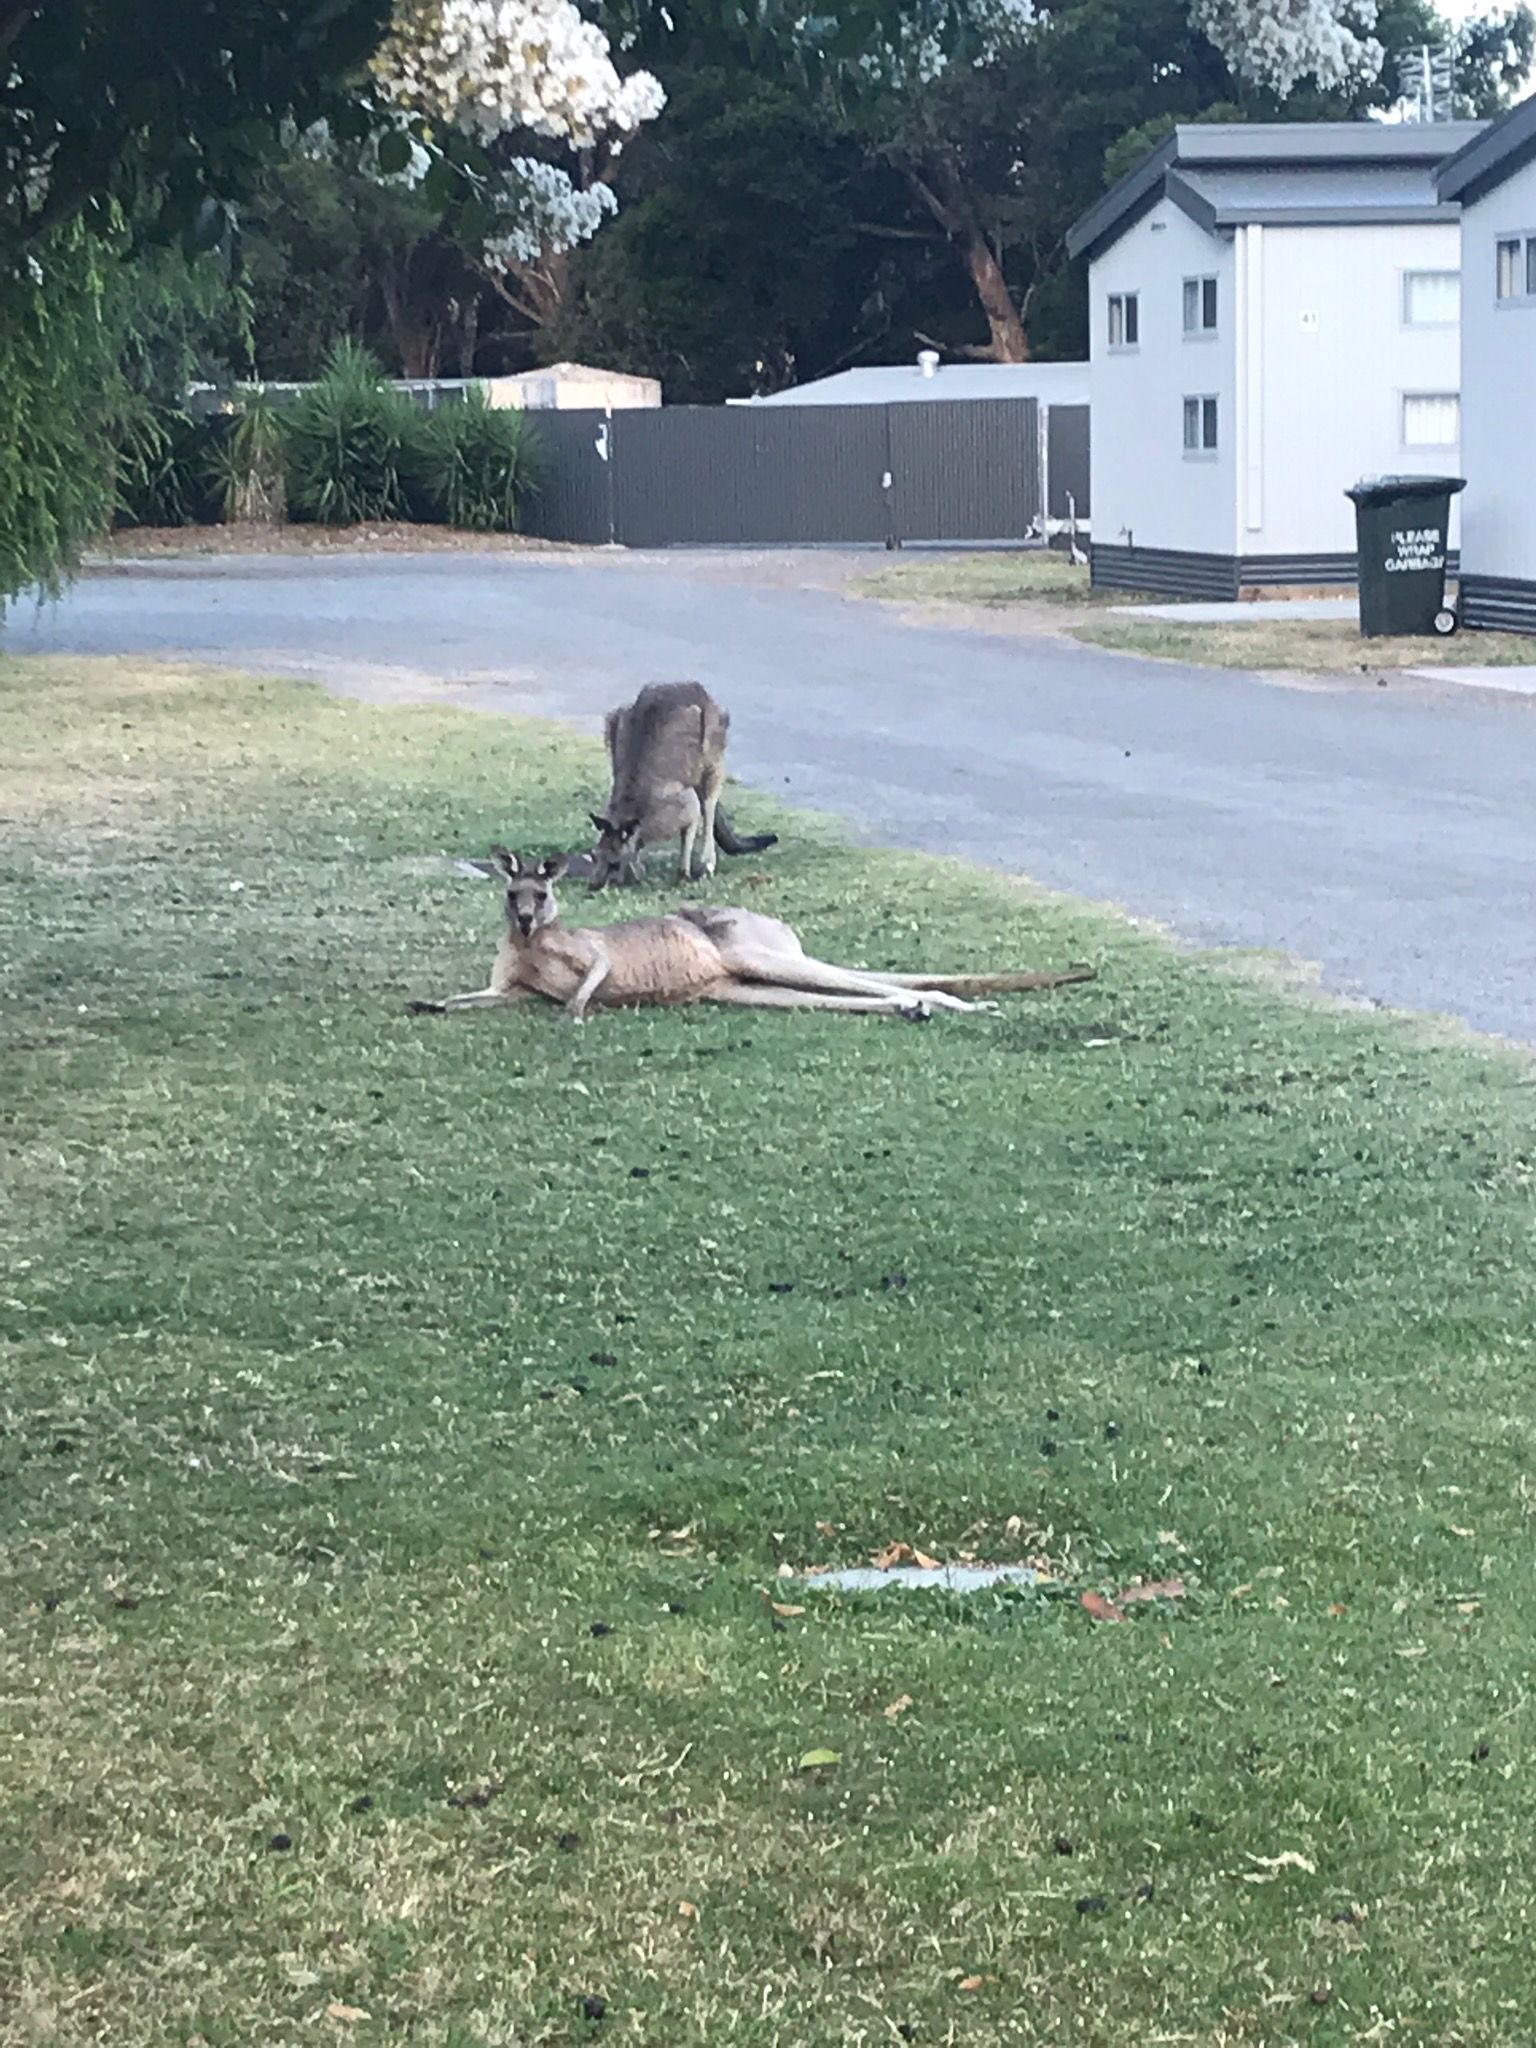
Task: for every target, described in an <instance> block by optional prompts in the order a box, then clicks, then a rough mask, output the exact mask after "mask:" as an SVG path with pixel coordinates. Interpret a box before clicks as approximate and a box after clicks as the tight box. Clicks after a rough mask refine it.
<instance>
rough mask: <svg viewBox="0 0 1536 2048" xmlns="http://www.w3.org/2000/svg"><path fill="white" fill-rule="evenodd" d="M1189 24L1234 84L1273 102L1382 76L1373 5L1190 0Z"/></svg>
mask: <svg viewBox="0 0 1536 2048" xmlns="http://www.w3.org/2000/svg"><path fill="white" fill-rule="evenodd" d="M1190 19H1191V20H1192V21H1193V23H1194V25H1195V27H1196V28H1198V29H1199V30H1200V31H1201V33H1202V34H1203V35H1206V36H1208V37H1209V38H1210V40H1211V42H1212V43H1213V44H1214V45H1215V46H1216V48H1217V49H1218V50H1219V51H1220V52H1221V54H1222V56H1223V57H1224V58H1225V59H1226V62H1227V64H1228V66H1229V68H1230V69H1231V72H1232V75H1233V77H1234V78H1238V79H1242V80H1244V81H1246V82H1247V83H1248V84H1250V85H1254V86H1257V87H1258V88H1259V89H1260V90H1261V91H1264V92H1271V93H1273V94H1274V95H1275V97H1276V98H1277V99H1282V100H1284V99H1289V98H1290V96H1291V94H1292V93H1293V92H1295V91H1296V90H1297V88H1298V87H1299V86H1303V85H1312V86H1315V87H1316V88H1317V89H1318V90H1319V91H1320V92H1347V91H1348V90H1349V89H1350V88H1351V87H1353V86H1357V85H1361V84H1365V83H1368V82H1369V81H1370V80H1372V79H1375V78H1378V77H1379V76H1380V75H1381V67H1382V61H1383V59H1384V57H1385V55H1386V52H1385V50H1384V49H1383V47H1382V45H1381V44H1380V43H1379V42H1378V41H1377V40H1376V37H1375V36H1374V34H1373V33H1372V31H1373V30H1374V29H1375V27H1376V23H1377V8H1376V0H1193V5H1192V6H1191V8H1190Z"/></svg>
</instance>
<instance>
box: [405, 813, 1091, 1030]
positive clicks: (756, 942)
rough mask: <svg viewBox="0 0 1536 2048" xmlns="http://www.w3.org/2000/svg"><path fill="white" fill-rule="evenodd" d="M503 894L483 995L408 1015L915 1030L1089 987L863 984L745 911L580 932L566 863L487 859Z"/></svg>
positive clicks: (891, 977) (1010, 979)
mask: <svg viewBox="0 0 1536 2048" xmlns="http://www.w3.org/2000/svg"><path fill="white" fill-rule="evenodd" d="M491 868H492V870H493V872H494V873H495V874H496V875H498V876H499V877H500V878H501V879H502V881H503V882H504V883H505V884H506V914H507V929H506V933H505V935H504V937H503V939H502V942H501V947H500V950H499V951H498V952H497V955H496V960H495V964H494V965H493V967H492V968H491V980H490V986H489V987H488V988H482V989H476V990H475V991H474V992H473V993H472V994H470V995H462V996H449V997H448V999H447V1000H446V1001H445V1002H440V1003H412V1005H411V1008H412V1010H413V1011H416V1012H418V1013H421V1012H426V1011H446V1010H482V1009H492V1008H495V1007H497V1006H500V1005H504V1004H511V1003H521V1002H525V1001H526V1000H527V999H528V998H529V997H530V996H543V997H544V998H545V999H546V1000H547V1001H549V1002H552V1003H563V1004H564V1005H565V1007H566V1010H567V1013H568V1014H569V1015H570V1017H571V1018H572V1019H573V1021H574V1022H576V1023H577V1024H580V1023H582V1022H583V1021H584V1019H585V1017H586V1013H587V1008H588V1006H589V1005H590V1004H592V1003H598V1004H601V1005H603V1006H605V1007H610V1008H611V1007H617V1006H621V1005H625V1004H629V1005H636V1006H638V1005H640V1004H651V1003H661V1004H679V1003H738V1004H741V1005H742V1006H743V1007H745V1008H747V1009H756V1010H855V1011H865V1012H867V1013H869V1014H871V1015H875V1016H884V1017H906V1018H909V1019H911V1020H912V1021H913V1022H921V1021H922V1020H924V1019H925V1018H927V1017H928V1016H929V1015H930V1014H931V1012H932V1011H933V1010H935V1009H941V1010H976V1009H979V1008H983V1007H991V1006H990V1005H981V1004H978V1003H977V1002H975V1001H972V1000H967V999H968V998H974V997H976V996H989V995H1002V994H1006V993H1009V992H1011V991H1012V990H1015V989H1032V988H1061V987H1063V986H1064V985H1065V984H1066V983H1068V982H1074V981H1092V980H1093V978H1094V975H1093V969H1092V968H1089V967H1073V968H1071V969H1069V970H1068V971H1067V972H1066V973H1064V974H871V973H866V972H864V970H863V969H856V968H851V967H833V966H831V965H829V963H828V962H827V961H825V960H812V959H810V958H808V956H807V955H806V953H805V950H804V948H803V947H802V946H801V944H800V941H799V939H798V938H797V937H796V936H795V934H794V932H793V931H791V930H790V928H789V926H788V925H787V924H781V923H780V921H779V919H778V918H776V917H764V916H763V915H762V914H761V913H760V912H758V911H755V910H723V909H713V908H709V907H706V906H705V905H703V904H687V905H685V906H684V907H683V908H682V909H681V910H678V911H675V912H673V913H672V914H671V915H670V916H666V917H640V918H634V919H631V920H628V921H626V922H625V923H622V924H609V925H599V926H583V927H580V928H578V929H576V930H572V929H570V928H569V927H568V926H566V925H564V924H562V923H561V922H560V906H559V904H558V903H557V902H556V901H555V883H556V882H557V881H558V880H559V879H560V877H561V876H562V875H563V874H564V873H565V868H566V857H565V855H563V854H557V855H555V857H554V858H553V859H551V860H528V861H523V860H519V859H518V857H517V855H516V854H515V853H508V851H507V850H506V848H505V847H504V846H493V847H492V848H491Z"/></svg>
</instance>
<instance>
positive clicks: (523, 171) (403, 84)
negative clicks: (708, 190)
mask: <svg viewBox="0 0 1536 2048" xmlns="http://www.w3.org/2000/svg"><path fill="white" fill-rule="evenodd" d="M373 68H374V75H375V78H376V80H377V81H378V84H379V87H380V89H381V92H382V94H383V97H384V100H385V103H386V105H387V106H388V107H389V108H390V109H391V110H393V111H394V113H395V114H396V115H397V116H398V117H399V126H398V127H397V128H395V129H394V130H393V131H390V130H386V131H385V132H384V134H383V135H382V136H381V137H380V138H379V139H378V140H377V142H376V143H375V145H374V147H375V158H376V168H377V170H378V172H379V174H380V175H381V176H382V177H384V178H386V179H387V178H394V179H397V180H398V181H399V182H400V183H401V184H402V185H404V186H407V187H417V186H419V188H420V190H421V192H422V195H423V197H424V199H425V200H426V201H427V202H428V203H429V204H430V205H432V206H433V207H435V208H436V209H438V212H439V216H440V217H439V219H438V222H437V225H436V228H435V230H434V233H433V236H432V240H433V242H434V244H435V245H436V250H437V252H438V253H439V254H441V253H442V252H444V251H445V250H450V249H451V250H452V251H454V252H456V255H457V259H458V260H459V261H460V262H461V263H463V264H465V265H467V266H468V268H469V269H470V270H471V271H472V272H473V273H475V274H476V275H477V276H478V277H479V278H480V279H482V280H483V281H484V283H485V284H486V285H488V286H489V288H490V289H491V290H492V291H493V292H495V293H496V294H497V295H498V296H499V297H500V298H502V299H503V301H504V302H505V303H506V304H507V305H508V306H509V307H510V308H511V309H512V310H513V311H514V312H516V313H517V314H518V315H519V316H520V317H521V318H523V319H524V320H526V321H527V322H528V323H529V324H530V325H531V326H533V327H539V326H543V325H547V324H548V323H549V322H550V321H551V320H553V318H554V317H555V315H556V313H557V312H558V311H559V308H560V306H561V304H562V303H563V300H564V296H565V291H566V285H567V279H568V264H567V258H568V256H569V253H570V251H571V250H572V249H573V248H575V247H577V246H578V245H579V244H580V243H582V242H586V241H590V240H591V238H592V236H593V235H595V234H596V232H597V230H598V228H599V227H600V226H601V225H602V223H603V221H604V220H605V219H607V218H608V217H609V216H610V215H612V214H613V213H614V212H615V211H616V210H617V199H616V197H615V194H614V190H613V187H612V185H611V184H610V183H609V182H608V174H609V172H610V171H611V169H612V167H613V165H614V163H615V162H616V161H617V159H618V156H619V153H620V151H621V150H622V148H623V146H624V143H625V141H626V140H627V139H628V138H629V137H630V136H631V135H633V134H634V133H635V132H636V130H638V129H639V128H640V127H641V125H642V124H643V123H645V122H647V121H651V120H654V119H655V117H656V115H657V114H659V113H660V111H661V109H662V106H663V104H664V102H665V94H664V93H663V92H662V89H661V86H660V84H659V82H658V81H657V80H656V79H655V78H654V77H653V76H652V75H651V73H650V72H648V71H644V70H637V71H634V72H631V73H630V74H629V75H628V76H622V75H621V74H620V72H619V70H618V68H617V66H616V65H615V64H614V62H613V57H612V52H611V50H610V48H609V44H608V39H607V37H606V36H605V35H604V33H603V31H602V29H601V28H600V27H598V26H597V24H595V23H594V22H590V21H587V20H586V19H584V18H583V16H582V15H581V14H580V13H579V12H578V10H577V8H576V7H575V5H574V4H573V0H399V5H398V11H397V14H396V17H395V22H394V26H393V28H392V30H391V32H390V35H389V36H388V38H387V39H386V41H385V43H384V45H383V47H382V48H381V50H380V52H379V54H378V56H377V58H376V59H375V62H374V67H373Z"/></svg>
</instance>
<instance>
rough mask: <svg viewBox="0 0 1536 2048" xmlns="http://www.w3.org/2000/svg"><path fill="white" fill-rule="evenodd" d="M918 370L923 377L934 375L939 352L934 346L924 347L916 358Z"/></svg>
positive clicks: (937, 364) (936, 370)
mask: <svg viewBox="0 0 1536 2048" xmlns="http://www.w3.org/2000/svg"><path fill="white" fill-rule="evenodd" d="M917 367H918V370H919V371H920V372H921V374H922V375H923V376H924V377H932V376H935V375H936V374H937V372H938V367H939V352H938V350H937V349H936V348H925V349H923V350H921V351H920V352H919V355H918V358H917Z"/></svg>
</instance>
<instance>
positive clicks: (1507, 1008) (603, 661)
mask: <svg viewBox="0 0 1536 2048" xmlns="http://www.w3.org/2000/svg"><path fill="white" fill-rule="evenodd" d="M866 566H868V565H866ZM835 568H836V565H835V564H830V563H829V562H828V560H827V558H825V557H816V558H812V559H811V561H810V565H809V567H807V568H805V569H804V570H802V569H800V568H796V567H794V566H793V565H790V566H787V567H786V566H785V565H784V564H783V562H782V558H781V559H780V562H779V566H778V567H777V568H776V567H775V566H774V564H773V562H772V561H770V560H768V559H767V558H755V559H752V558H731V559H728V560H725V561H722V560H721V559H720V558H710V557H703V556H687V555H681V556H678V555H674V556H668V557H655V558H646V557H635V556H622V555H621V556H604V557H601V558H593V557H590V556H581V555H544V556H540V555H531V556H519V555H507V554H503V555H477V554H473V553H462V554H457V553H456V554H441V555H416V556H410V555H392V556H386V557H373V558H368V557H364V558H345V559H340V560H336V559H329V560H327V559H323V558H318V559H317V558H313V557H303V556H289V557H283V558H274V557H244V558H224V559H215V560H211V561H199V562H196V563H191V562H186V561H171V562H161V563H157V564H155V565H154V566H152V567H146V568H141V569H136V568H129V567H119V568H117V569H116V570H114V571H111V572H108V573H105V574H101V575H97V576H93V577H91V578H88V579H87V580H86V581H85V582H83V583H82V584H80V585H79V586H78V587H77V588H76V589H75V590H74V591H73V592H72V593H71V594H70V595H69V596H68V597H67V598H66V599H65V600H64V602H63V603H62V604H60V605H59V606H57V607H55V608H52V609H48V610H45V611H43V612H41V613H40V614H33V613H28V612H22V613H19V614H17V615H16V617H15V618H14V620H13V622H12V624H11V625H10V627H9V628H8V629H7V631H6V635H5V644H6V646H7V647H8V649H9V650H10V651H12V652H14V653H18V654H22V653H26V652H28V651H30V650H37V651H51V652H64V651H73V652H80V653H89V654H100V653H145V654H155V655H179V656H193V657H196V658H199V659H203V660H209V661H215V662H228V663H234V664H238V665H240V666H242V667H247V668H255V669H267V670H282V671H290V672H297V673H301V674H307V675H313V676H316V677H318V678H321V679H323V680H324V681H326V682H327V683H328V684H329V685H330V686H331V687H333V688H339V689H345V690H349V691H352V692H355V693H357V694H361V695H368V696H373V697H382V698H396V699H406V698H412V697H429V698H432V699H434V700H436V701H439V702H452V703H467V704H472V705H480V706H486V707H498V706H499V707H505V708H508V709H520V710H529V711H534V712H539V713H544V714H554V715H560V716H575V717H578V718H581V719H583V720H584V721H587V720H592V721H595V719H596V716H597V715H598V714H599V713H600V712H601V711H602V710H603V709H604V708H605V707H606V706H608V705H610V704H613V703H616V702H618V701H620V700H621V699H623V698H624V697H626V696H627V695H629V694H630V693H631V692H633V691H634V690H635V689H636V688H637V687H638V686H639V685H640V684H642V683H645V682H648V681H651V680H654V679H657V678H665V677H682V676H697V677H699V678H701V679H702V680H704V681H706V682H708V683H709V684H710V686H711V687H712V688H714V689H715V690H716V691H717V692H718V694H719V695H720V696H721V698H722V699H723V700H724V702H725V703H726V704H727V705H728V707H729V709H730V711H731V714H732V721H733V723H732V742H731V750H732V764H733V767H734V769H735V772H736V773H737V774H738V775H739V776H741V777H742V778H743V779H744V780H747V781H749V782H754V783H757V784H759V785H761V786H763V787H764V788H771V789H773V790H775V791H776V792H777V793H779V794H780V795H781V796H784V797H785V798H787V799H789V800H790V801H792V802H798V803H803V804H808V805H812V806H816V807H820V808H824V809H827V810H831V811H836V812H840V813H841V814H842V815H843V816H844V817H846V818H848V819H849V820H851V821H852V823H853V825H854V826H855V828H856V829H857V830H858V831H859V832H860V833H862V834H863V835H866V836H867V837H869V838H871V839H874V840H877V841H881V842H886V843H891V844H901V845H909V846H917V847H923V848H931V849H934V850H941V851H948V852H955V853H960V854H964V855H968V856H970V857H972V858H974V859H977V860H982V861H991V862H995V863H996V864H997V865H999V866H1001V867H1004V868H1008V869H1011V870H1017V871H1021V872H1023V873H1026V874H1029V875H1032V876H1034V877H1036V878H1037V879H1038V880H1040V881H1042V882H1044V883H1046V884H1049V885H1051V886H1053V887H1055V888H1058V889H1063V890H1069V891H1073V892H1075V893H1077V894H1080V895H1084V896H1088V897H1093V898H1100V899H1108V900H1111V901H1114V902H1116V903H1119V904H1121V905H1123V906H1124V907H1126V908H1127V909H1129V910H1131V911H1133V912H1135V913H1138V914H1140V915H1143V916H1149V917H1152V918H1156V919H1159V920H1161V921H1163V922H1165V923H1167V924H1169V925H1171V926H1172V927H1173V928H1174V929H1175V930H1176V931H1177V932H1179V933H1180V934H1182V935H1183V936H1184V937H1185V938H1187V939H1189V940H1191V941H1193V942H1196V943H1198V944H1202V945H1213V946H1238V947H1271V948H1279V949H1281V950H1283V951H1285V952H1287V953H1291V954H1296V955H1299V956H1301V957H1302V958H1303V959H1305V960H1308V961H1314V962H1319V963H1321V965H1322V968H1323V973H1324V979H1325V982H1326V984H1327V985H1328V986H1330V987H1331V988H1333V989H1335V990H1338V991H1339V992H1341V993H1345V994H1348V995H1352V996H1357V997H1366V998H1374V999H1376V1000H1379V1001H1383V1002H1386V1003H1390V1004H1393V1005H1401V1006H1404V1007H1409V1008H1416V1009H1421V1010H1431V1011H1443V1012H1447V1013H1451V1014H1454V1015H1456V1016H1459V1017H1461V1018H1464V1019H1465V1020H1467V1021H1468V1022H1469V1023H1471V1024H1473V1025H1475V1026H1477V1027H1479V1028H1482V1029H1486V1030H1491V1031H1496V1032H1501V1033H1506V1034H1508V1035H1510V1036H1512V1037H1516V1038H1520V1039H1523V1040H1526V1041H1528V1042H1531V1043H1536V710H1533V708H1532V707H1531V706H1530V705H1529V704H1527V703H1524V702H1522V701H1521V700H1520V699H1518V698H1514V697H1508V696H1495V695H1492V694H1486V693H1484V692H1480V691H1476V690H1469V689H1466V688H1465V687H1464V686H1462V685H1461V684H1460V683H1459V682H1458V684H1457V685H1456V686H1455V687H1451V686H1441V685H1438V684H1436V683H1433V682H1420V681H1401V682H1400V681H1399V680H1398V679H1397V678H1393V679H1392V681H1391V684H1390V686H1388V687H1378V686H1377V684H1376V681H1375V678H1374V677H1373V676H1362V677H1361V678H1359V679H1347V680H1340V679H1329V678H1319V679H1314V680H1312V681H1310V682H1301V681H1298V680H1295V679H1292V680H1290V681H1286V680H1284V679H1279V678H1274V677H1271V678H1268V679H1262V678H1259V677H1255V676H1246V675H1241V674H1236V673H1233V672H1230V671H1223V670H1205V669H1197V668H1184V667H1180V666H1176V665H1172V664H1163V663H1152V662H1145V661H1140V660H1136V659H1132V658H1130V657H1127V656H1121V655H1113V654H1109V653H1105V652H1103V651H1102V650H1099V649H1094V648H1088V647H1083V646H1079V645H1077V644H1075V643H1072V642H1068V641H1063V640H1058V639H1054V638H1051V637H1049V636H1045V635H1040V634H1032V633H1029V632H1025V631H1019V630H1009V628H1008V626H1007V625H1006V624H1002V623H1000V624H999V625H998V626H997V627H996V628H995V629H989V630H970V629H961V628H957V627H954V626H928V625H914V624H913V623H911V622H910V621H909V620H906V619H903V618H902V617H900V616H898V615H896V614H895V613H893V612H892V611H891V610H889V609H887V608H885V607H883V606H878V605H875V604H873V603H868V602H859V601H855V600H852V599H849V598H846V597H843V596H841V595H839V594H838V591H837V590H836V588H833V587H821V588H814V587H804V586H805V584H806V582H807V581H810V582H814V583H820V584H822V585H824V586H827V585H832V584H834V583H835V582H836V580H837V579H836V575H835V574H834V570H835ZM843 573H846V569H844V571H843ZM748 809H750V807H748ZM576 822H577V821H576V820H575V819H574V818H573V820H572V824H573V827H574V826H575V824H576ZM506 829H507V834H508V836H509V837H510V838H512V839H515V838H516V829H517V821H516V814H515V792H512V791H510V790H509V805H508V818H507V827H506ZM728 879H729V877H728V874H727V876H726V877H724V878H723V880H724V881H725V882H726V883H727V885H728Z"/></svg>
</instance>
